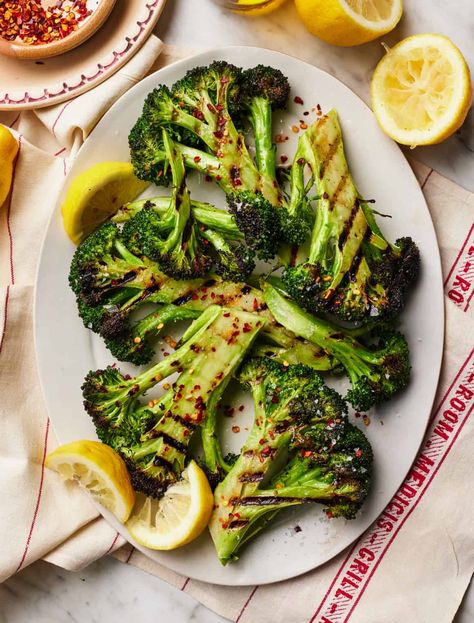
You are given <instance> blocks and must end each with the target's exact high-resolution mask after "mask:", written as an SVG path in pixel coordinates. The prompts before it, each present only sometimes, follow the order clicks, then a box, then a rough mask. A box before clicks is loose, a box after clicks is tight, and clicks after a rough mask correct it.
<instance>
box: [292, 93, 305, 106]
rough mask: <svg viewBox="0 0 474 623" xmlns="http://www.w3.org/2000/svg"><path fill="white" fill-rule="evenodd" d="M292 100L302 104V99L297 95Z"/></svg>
mask: <svg viewBox="0 0 474 623" xmlns="http://www.w3.org/2000/svg"><path fill="white" fill-rule="evenodd" d="M293 101H294V103H295V104H301V106H302V105H303V104H304V102H303V100H302V99H301V97H300V96H299V95H297V96H296V97H295V98H294V100H293Z"/></svg>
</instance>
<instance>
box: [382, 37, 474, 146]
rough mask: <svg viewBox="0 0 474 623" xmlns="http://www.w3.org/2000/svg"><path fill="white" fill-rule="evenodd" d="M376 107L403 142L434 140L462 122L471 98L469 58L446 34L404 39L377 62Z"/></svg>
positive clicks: (385, 125)
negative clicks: (466, 59) (465, 57)
mask: <svg viewBox="0 0 474 623" xmlns="http://www.w3.org/2000/svg"><path fill="white" fill-rule="evenodd" d="M370 91H371V99H372V109H373V111H374V114H375V116H376V118H377V121H378V122H379V124H380V126H381V128H382V129H383V130H384V132H386V133H387V134H388V135H389V136H391V137H392V138H393V139H394V140H395V141H397V142H398V143H402V144H403V145H411V146H412V147H416V146H417V145H433V144H434V143H439V142H441V141H443V140H444V139H445V138H447V137H448V136H450V135H451V134H453V132H455V131H456V130H457V129H458V128H459V127H460V126H461V125H462V123H463V122H464V119H465V118H466V115H467V113H468V110H469V107H470V105H471V100H472V83H471V76H470V73H469V68H468V66H467V63H466V61H465V59H464V57H463V55H462V54H461V52H460V51H459V50H458V48H457V47H456V46H455V45H454V43H453V42H452V41H451V40H450V39H448V37H445V36H443V35H436V34H425V35H414V36H412V37H407V38H406V39H404V40H403V41H400V43H398V44H397V45H396V46H395V47H393V48H392V49H387V54H386V55H385V56H384V57H383V58H382V60H381V61H380V63H379V64H378V65H377V67H376V69H375V72H374V75H373V77H372V82H371V87H370Z"/></svg>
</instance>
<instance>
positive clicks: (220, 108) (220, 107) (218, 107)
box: [216, 104, 224, 111]
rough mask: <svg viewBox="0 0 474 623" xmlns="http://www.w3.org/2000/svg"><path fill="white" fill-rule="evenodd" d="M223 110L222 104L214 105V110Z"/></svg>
mask: <svg viewBox="0 0 474 623" xmlns="http://www.w3.org/2000/svg"><path fill="white" fill-rule="evenodd" d="M223 109H224V106H222V104H216V110H219V111H221V110H223Z"/></svg>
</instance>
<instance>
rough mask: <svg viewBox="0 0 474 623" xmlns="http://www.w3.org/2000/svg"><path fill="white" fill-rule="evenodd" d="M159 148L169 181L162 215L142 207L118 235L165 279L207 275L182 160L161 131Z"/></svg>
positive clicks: (208, 264)
mask: <svg viewBox="0 0 474 623" xmlns="http://www.w3.org/2000/svg"><path fill="white" fill-rule="evenodd" d="M163 144H164V147H165V152H166V156H167V160H168V162H169V166H170V169H171V175H172V180H173V195H172V197H171V201H170V203H169V206H168V208H167V210H166V213H165V214H164V216H163V218H160V216H159V214H158V213H157V212H156V211H155V210H153V209H151V208H148V207H144V208H143V209H142V210H140V211H139V212H138V213H137V214H136V215H135V216H134V217H132V218H131V219H130V220H129V221H128V222H127V223H126V224H125V226H124V228H123V232H122V235H123V238H124V241H125V244H126V245H127V246H128V248H129V249H131V250H132V251H134V252H135V253H136V254H142V255H145V256H147V257H149V258H152V259H155V260H157V261H158V262H159V263H160V266H161V268H162V270H163V272H164V273H166V274H167V275H170V276H171V277H174V278H175V279H191V278H197V277H201V276H203V275H205V274H206V273H207V272H208V271H209V269H210V266H211V258H210V257H208V256H207V255H206V253H205V247H204V246H203V244H202V240H201V237H200V234H199V229H198V226H197V224H196V222H195V221H194V219H193V216H192V214H191V199H190V196H189V191H188V189H187V187H186V181H185V177H186V170H185V167H184V162H183V158H182V156H181V154H180V153H179V152H178V150H177V149H176V146H175V144H174V142H173V141H172V140H171V138H170V137H169V135H168V133H167V132H166V131H165V130H163Z"/></svg>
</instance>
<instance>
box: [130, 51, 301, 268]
mask: <svg viewBox="0 0 474 623" xmlns="http://www.w3.org/2000/svg"><path fill="white" fill-rule="evenodd" d="M246 81H247V82H246ZM252 81H253V82H254V84H255V85H257V84H258V85H259V94H258V95H259V98H260V101H261V103H262V106H263V105H266V103H267V102H268V105H269V106H270V108H269V109H268V106H267V113H268V112H271V108H272V106H275V105H280V104H283V103H284V100H285V93H286V92H287V89H288V83H287V80H286V78H285V77H284V76H283V74H280V73H279V72H277V71H276V70H272V69H271V68H262V67H259V68H255V70H254V72H253V73H252V70H250V71H249V72H245V75H244V77H243V76H242V71H241V70H240V69H239V68H237V67H235V66H233V65H230V64H228V63H226V62H224V61H218V62H215V63H212V64H211V65H210V66H208V67H196V68H194V69H192V70H191V71H189V72H188V73H187V74H186V75H185V76H184V78H182V79H181V80H179V81H178V82H177V83H176V84H175V85H174V86H173V87H172V89H171V90H170V89H169V88H168V87H166V86H160V87H159V88H157V89H155V90H154V91H152V92H151V93H150V94H149V95H148V97H147V99H146V101H145V104H144V107H143V113H142V116H141V117H140V118H139V120H138V121H137V123H136V125H135V126H134V128H133V129H132V130H131V133H130V137H129V144H130V150H131V158H132V163H133V165H134V169H135V172H136V174H137V176H138V177H140V178H141V179H145V180H150V181H155V180H158V181H159V182H160V183H164V184H166V183H169V165H168V161H167V159H166V153H165V151H166V150H165V149H164V146H163V141H162V138H161V129H162V128H163V127H165V128H167V129H168V130H169V129H170V128H175V129H176V132H178V133H179V132H180V131H184V132H185V135H184V138H183V139H182V142H179V141H178V142H177V145H176V149H177V150H178V151H179V153H180V154H181V155H182V157H183V159H184V163H185V165H186V167H189V168H193V169H196V170H198V171H199V172H201V173H203V174H204V175H206V176H207V177H208V178H210V179H212V180H214V181H215V182H217V183H218V184H219V185H220V187H221V188H222V189H223V190H224V192H225V193H226V195H227V199H228V204H229V210H230V211H231V212H232V213H233V214H235V216H236V221H237V225H238V226H239V228H240V229H241V230H242V232H243V233H244V235H245V238H246V241H247V244H248V246H249V247H250V248H251V249H253V250H255V251H256V252H257V254H258V257H260V258H261V259H270V258H272V257H274V256H275V254H276V251H277V249H278V243H279V242H280V241H281V239H286V238H289V240H288V241H289V242H292V243H294V242H295V238H298V239H297V242H302V238H303V236H305V235H306V233H307V232H306V229H305V231H304V232H303V233H302V234H301V235H300V236H298V235H297V234H296V231H297V225H296V224H295V223H296V221H298V222H299V220H300V218H299V214H297V210H296V205H297V204H296V203H294V205H293V208H295V212H294V214H290V213H289V212H288V210H287V205H288V202H287V199H286V197H285V194H284V192H283V190H282V189H281V188H280V186H279V185H278V183H277V180H276V177H275V174H274V172H272V171H270V170H267V169H272V165H271V162H270V156H269V155H268V154H267V155H266V156H264V152H265V149H269V148H270V146H271V136H270V132H271V126H270V120H269V119H266V120H262V122H261V123H260V120H257V118H256V117H255V115H254V117H255V124H254V126H255V131H256V132H258V131H259V130H258V128H260V129H261V130H262V132H264V135H262V136H260V135H259V136H257V137H256V143H257V145H259V148H258V149H259V155H258V157H257V160H258V161H259V163H260V167H261V168H260V169H259V168H258V167H257V166H256V165H255V163H254V161H253V159H252V158H251V156H250V154H249V151H248V149H247V147H246V144H245V137H244V135H243V133H242V132H240V131H239V130H238V129H237V127H236V124H235V123H234V119H237V118H238V117H239V114H240V112H241V109H242V107H243V106H244V103H245V104H247V105H249V106H250V107H252V105H251V100H250V99H249V95H250V89H251V82H252ZM278 81H280V84H279V85H277V82H278ZM246 84H247V87H248V89H247V91H245V85H246ZM276 90H279V91H280V93H279V97H276V96H275V91H276ZM250 114H251V116H252V113H250ZM255 114H257V111H256V105H255ZM267 117H268V114H267ZM257 125H258V128H257ZM191 134H192V135H193V136H194V139H193V140H192V141H188V140H187V139H186V137H187V136H189V135H191ZM196 139H197V140H198V141H200V143H201V144H202V147H203V148H202V149H199V148H197V147H196ZM260 146H261V147H260ZM265 146H266V147H265ZM271 149H273V148H271ZM264 159H266V161H267V165H268V166H267V165H264V164H263V160H264ZM294 221H295V223H294ZM256 223H258V227H257V228H256V227H255V224H256Z"/></svg>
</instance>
